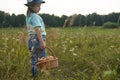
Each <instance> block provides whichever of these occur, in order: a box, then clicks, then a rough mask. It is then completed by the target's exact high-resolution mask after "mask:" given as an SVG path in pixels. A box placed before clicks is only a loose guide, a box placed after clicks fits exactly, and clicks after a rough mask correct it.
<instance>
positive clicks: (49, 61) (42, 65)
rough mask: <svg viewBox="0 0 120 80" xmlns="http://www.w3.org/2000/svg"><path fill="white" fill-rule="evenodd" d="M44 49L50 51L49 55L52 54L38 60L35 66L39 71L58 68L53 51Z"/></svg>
mask: <svg viewBox="0 0 120 80" xmlns="http://www.w3.org/2000/svg"><path fill="white" fill-rule="evenodd" d="M46 48H47V49H48V50H49V51H50V53H52V55H51V56H47V57H45V58H41V59H40V58H38V62H37V66H38V67H39V69H40V70H41V69H45V70H47V69H52V68H56V67H58V58H57V57H56V55H55V54H54V52H53V50H52V49H50V48H48V47H46Z"/></svg>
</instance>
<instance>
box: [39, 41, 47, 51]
mask: <svg viewBox="0 0 120 80" xmlns="http://www.w3.org/2000/svg"><path fill="white" fill-rule="evenodd" d="M45 48H46V44H45V43H44V42H43V41H41V42H40V49H41V50H42V51H43V50H44V49H45Z"/></svg>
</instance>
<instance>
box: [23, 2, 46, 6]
mask: <svg viewBox="0 0 120 80" xmlns="http://www.w3.org/2000/svg"><path fill="white" fill-rule="evenodd" d="M37 3H45V1H40V2H35V3H29V4H24V5H25V6H30V5H32V4H37Z"/></svg>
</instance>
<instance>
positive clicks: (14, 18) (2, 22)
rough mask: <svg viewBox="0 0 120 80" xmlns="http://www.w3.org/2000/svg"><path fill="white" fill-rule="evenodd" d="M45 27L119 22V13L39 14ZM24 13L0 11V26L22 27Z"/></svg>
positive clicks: (23, 24) (98, 24)
mask: <svg viewBox="0 0 120 80" xmlns="http://www.w3.org/2000/svg"><path fill="white" fill-rule="evenodd" d="M39 15H40V16H41V17H42V18H43V19H44V22H45V25H46V26H47V27H51V26H52V27H66V26H81V27H83V26H102V25H103V24H104V23H106V22H115V23H118V24H119V23H120V13H110V14H107V15H100V14H97V13H92V14H88V15H82V14H73V15H71V16H66V15H62V16H61V17H59V16H56V15H50V14H39ZM25 18H26V15H24V14H19V15H15V14H12V15H10V14H9V13H5V12H4V11H0V27H24V26H25Z"/></svg>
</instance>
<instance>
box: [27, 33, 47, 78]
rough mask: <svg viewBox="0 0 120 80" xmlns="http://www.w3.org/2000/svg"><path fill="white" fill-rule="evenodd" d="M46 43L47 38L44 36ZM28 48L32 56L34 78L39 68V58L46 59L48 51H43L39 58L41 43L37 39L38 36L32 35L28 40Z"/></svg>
mask: <svg viewBox="0 0 120 80" xmlns="http://www.w3.org/2000/svg"><path fill="white" fill-rule="evenodd" d="M42 38H43V40H44V42H46V36H42ZM28 47H29V50H30V55H31V64H32V74H33V77H36V75H37V71H38V67H37V58H38V57H39V58H42V57H46V49H45V50H43V51H41V52H40V53H39V56H38V52H39V48H40V43H39V40H38V38H37V35H36V34H34V35H30V38H29V40H28Z"/></svg>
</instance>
